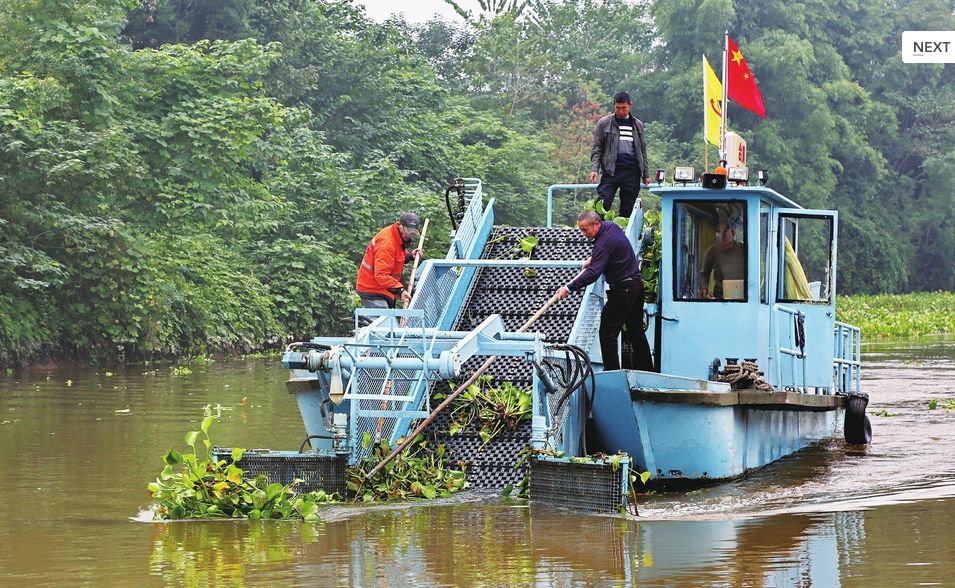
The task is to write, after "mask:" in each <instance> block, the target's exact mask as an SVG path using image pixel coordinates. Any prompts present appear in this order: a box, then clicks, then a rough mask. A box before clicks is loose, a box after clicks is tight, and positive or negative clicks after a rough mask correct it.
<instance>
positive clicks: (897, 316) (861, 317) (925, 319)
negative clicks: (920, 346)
mask: <svg viewBox="0 0 955 588" xmlns="http://www.w3.org/2000/svg"><path fill="white" fill-rule="evenodd" d="M836 318H837V320H840V321H842V322H846V323H849V324H851V325H855V326H857V327H859V328H860V329H862V334H863V336H865V337H867V338H871V337H878V338H889V337H917V336H921V335H935V334H944V333H955V292H915V293H912V294H877V295H854V296H840V297H839V300H838V303H837V305H836Z"/></svg>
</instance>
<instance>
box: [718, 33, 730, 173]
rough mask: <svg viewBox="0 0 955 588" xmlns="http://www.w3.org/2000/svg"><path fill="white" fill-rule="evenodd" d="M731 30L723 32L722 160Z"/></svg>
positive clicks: (721, 158) (724, 150)
mask: <svg viewBox="0 0 955 588" xmlns="http://www.w3.org/2000/svg"><path fill="white" fill-rule="evenodd" d="M729 38H730V32H729V31H724V33H723V114H722V116H720V161H726V119H727V118H728V117H729V112H728V111H727V110H726V93H727V91H728V88H729V80H727V79H726V72H727V63H726V61H727V53H729Z"/></svg>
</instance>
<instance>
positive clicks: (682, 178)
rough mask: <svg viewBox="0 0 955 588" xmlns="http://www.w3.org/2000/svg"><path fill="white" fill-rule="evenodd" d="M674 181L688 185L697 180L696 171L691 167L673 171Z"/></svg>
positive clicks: (678, 168)
mask: <svg viewBox="0 0 955 588" xmlns="http://www.w3.org/2000/svg"><path fill="white" fill-rule="evenodd" d="M673 179H674V180H676V181H678V182H680V183H682V184H684V185H686V183H687V182H692V181H693V180H695V179H696V170H694V169H693V168H692V167H691V166H683V167H677V168H676V169H675V170H673Z"/></svg>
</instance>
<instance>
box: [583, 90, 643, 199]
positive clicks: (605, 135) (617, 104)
mask: <svg viewBox="0 0 955 588" xmlns="http://www.w3.org/2000/svg"><path fill="white" fill-rule="evenodd" d="M632 106H633V104H632V102H631V101H630V94H628V93H626V92H617V94H616V95H614V97H613V109H614V113H613V114H608V115H607V116H605V117H603V118H601V119H600V120H599V121H597V126H596V127H594V141H593V145H592V146H591V148H590V176H589V178H590V181H591V182H596V181H597V175H598V173H600V174H603V175H601V176H600V184H599V185H598V186H597V194H598V200H600V201H602V202H603V207H604V210H610V208H611V207H612V206H613V198H614V194H615V193H616V192H617V190H618V189H619V190H620V216H622V217H624V218H630V213H632V212H633V206H634V203H635V202H636V201H637V193H638V192H639V191H640V180H641V179H642V180H643V183H644V185H647V186H649V185H650V169H649V167H648V166H647V144H646V142H644V140H643V123H642V122H641V121H640V120H639V119H637V118H635V117H634V116H633V115H632V114H630V108H631V107H632Z"/></svg>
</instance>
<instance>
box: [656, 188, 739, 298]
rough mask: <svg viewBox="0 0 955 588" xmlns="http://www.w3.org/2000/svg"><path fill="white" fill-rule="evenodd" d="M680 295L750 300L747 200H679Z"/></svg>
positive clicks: (676, 225)
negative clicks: (748, 285)
mask: <svg viewBox="0 0 955 588" xmlns="http://www.w3.org/2000/svg"><path fill="white" fill-rule="evenodd" d="M673 207H674V214H673V222H674V227H673V236H674V237H673V238H674V243H673V245H674V251H675V252H676V253H675V255H674V256H673V258H674V264H673V272H674V275H673V284H674V285H675V287H674V289H673V298H674V300H700V301H735V302H744V301H745V300H746V275H747V259H746V251H747V247H746V243H747V239H748V227H747V225H746V218H747V215H746V202H745V201H742V200H725V201H712V200H708V201H704V202H701V201H693V202H688V201H676V202H674V204H673Z"/></svg>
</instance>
